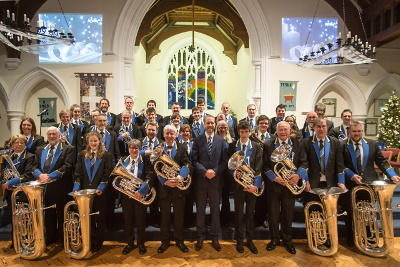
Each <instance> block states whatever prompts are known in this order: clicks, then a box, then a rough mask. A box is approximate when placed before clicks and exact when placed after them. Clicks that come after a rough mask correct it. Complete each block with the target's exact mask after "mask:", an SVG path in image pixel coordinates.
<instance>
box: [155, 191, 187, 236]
mask: <svg viewBox="0 0 400 267" xmlns="http://www.w3.org/2000/svg"><path fill="white" fill-rule="evenodd" d="M171 204H172V207H173V208H174V237H175V241H176V242H183V240H184V234H183V223H184V222H183V221H184V218H185V216H184V212H185V196H172V194H168V195H167V196H166V197H165V198H160V208H161V225H160V231H161V242H162V243H169V241H170V239H169V235H170V223H171Z"/></svg>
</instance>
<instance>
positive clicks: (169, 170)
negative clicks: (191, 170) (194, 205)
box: [150, 143, 192, 190]
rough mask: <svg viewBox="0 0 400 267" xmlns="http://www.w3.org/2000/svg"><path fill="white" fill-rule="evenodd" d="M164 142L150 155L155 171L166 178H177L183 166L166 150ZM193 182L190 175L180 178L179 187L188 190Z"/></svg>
mask: <svg viewBox="0 0 400 267" xmlns="http://www.w3.org/2000/svg"><path fill="white" fill-rule="evenodd" d="M164 144H165V143H161V144H160V145H158V146H157V147H156V148H155V149H154V150H153V152H152V154H151V156H150V161H151V162H153V163H154V171H155V172H156V173H157V175H160V176H161V177H163V178H164V179H177V178H178V175H179V172H180V171H181V168H180V167H179V165H178V164H177V163H176V162H175V161H174V160H173V159H172V158H171V157H170V156H169V155H168V154H167V153H165V151H164ZM191 183H192V179H191V177H190V175H188V176H187V178H186V179H179V183H178V185H177V187H178V188H179V189H180V190H186V189H188V188H189V186H190V184H191Z"/></svg>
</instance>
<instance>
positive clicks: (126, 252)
mask: <svg viewBox="0 0 400 267" xmlns="http://www.w3.org/2000/svg"><path fill="white" fill-rule="evenodd" d="M134 249H135V246H134V245H127V246H126V247H124V249H123V250H122V255H126V254H129V252H131V251H132V250H134Z"/></svg>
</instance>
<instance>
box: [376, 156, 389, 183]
mask: <svg viewBox="0 0 400 267" xmlns="http://www.w3.org/2000/svg"><path fill="white" fill-rule="evenodd" d="M392 153H393V152H392V151H382V155H383V156H384V157H385V159H386V160H387V161H388V162H390V161H391V159H392ZM374 167H375V171H376V172H377V173H380V172H382V171H381V170H380V169H379V167H378V166H377V165H376V164H375V166H374ZM383 178H384V179H386V175H385V174H383Z"/></svg>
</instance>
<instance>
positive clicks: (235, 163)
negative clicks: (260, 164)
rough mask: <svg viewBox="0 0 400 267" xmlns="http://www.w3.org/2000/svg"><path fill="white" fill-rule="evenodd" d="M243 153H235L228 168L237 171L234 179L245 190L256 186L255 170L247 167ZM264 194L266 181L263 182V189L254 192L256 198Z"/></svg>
mask: <svg viewBox="0 0 400 267" xmlns="http://www.w3.org/2000/svg"><path fill="white" fill-rule="evenodd" d="M244 157H245V156H244V152H243V151H241V150H240V151H237V152H235V153H234V154H233V155H232V156H231V158H230V159H229V161H228V168H229V169H230V170H235V172H234V173H233V178H234V179H235V181H236V182H238V183H239V184H240V185H241V186H243V187H244V189H249V188H250V186H252V185H254V180H255V177H254V170H253V169H252V168H251V167H250V166H249V165H247V163H246V161H245V158H244ZM238 173H240V174H241V175H240V177H239V178H238V177H237V174H238ZM263 192H264V181H263V182H262V188H258V187H257V190H256V191H254V193H253V194H254V195H255V196H256V197H258V196H261V194H262V193H263Z"/></svg>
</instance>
